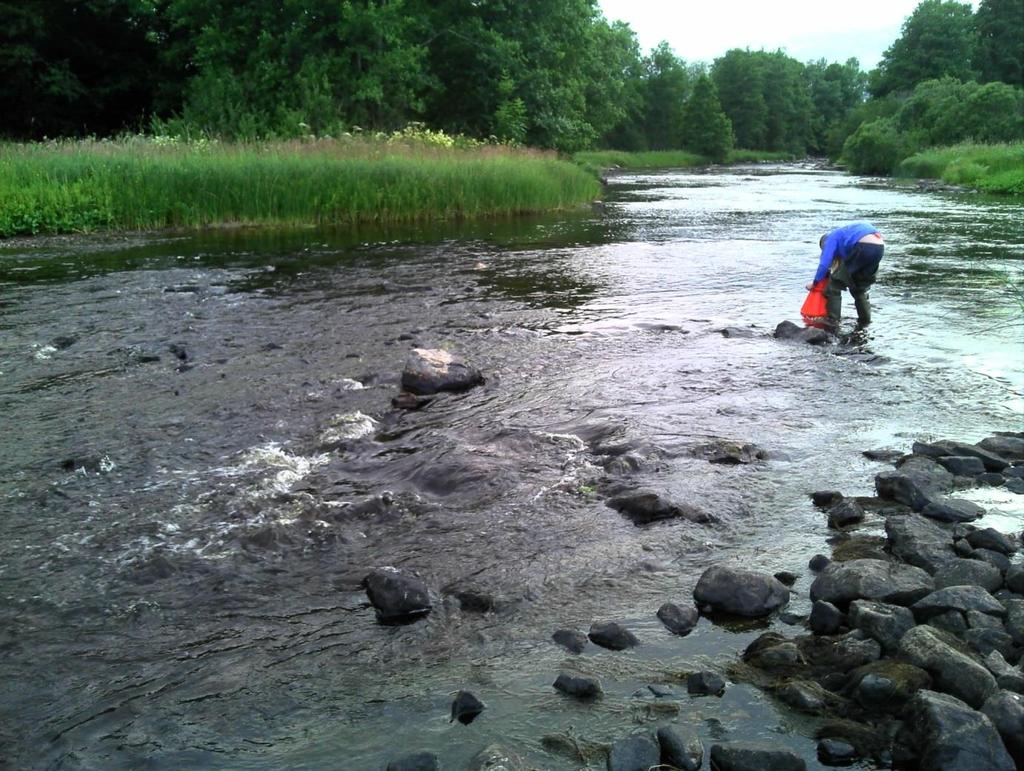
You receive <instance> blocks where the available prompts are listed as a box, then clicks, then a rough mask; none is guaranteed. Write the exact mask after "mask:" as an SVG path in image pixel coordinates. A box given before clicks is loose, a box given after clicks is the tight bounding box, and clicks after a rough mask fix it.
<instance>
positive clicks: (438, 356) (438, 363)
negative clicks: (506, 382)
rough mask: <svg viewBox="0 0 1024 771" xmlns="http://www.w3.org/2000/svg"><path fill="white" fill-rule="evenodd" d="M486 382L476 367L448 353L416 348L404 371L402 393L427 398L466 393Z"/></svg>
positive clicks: (410, 355)
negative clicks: (444, 393)
mask: <svg viewBox="0 0 1024 771" xmlns="http://www.w3.org/2000/svg"><path fill="white" fill-rule="evenodd" d="M483 382H484V376H483V374H482V373H481V372H480V370H478V369H477V368H476V367H471V366H470V365H468V364H466V363H465V362H464V361H463V360H462V359H460V358H458V357H456V356H453V355H452V354H450V353H448V351H440V350H428V349H425V348H413V349H412V351H411V352H410V353H409V358H408V359H407V360H406V362H405V369H404V370H403V372H402V390H404V391H408V392H410V393H413V394H419V395H426V394H434V393H437V392H438V391H465V390H466V389H468V388H472V387H473V386H476V385H480V384H481V383H483Z"/></svg>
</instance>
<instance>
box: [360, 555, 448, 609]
mask: <svg viewBox="0 0 1024 771" xmlns="http://www.w3.org/2000/svg"><path fill="white" fill-rule="evenodd" d="M363 587H364V588H365V589H366V596H367V597H369V599H370V604H372V605H373V607H374V608H375V609H376V611H377V617H378V618H379V619H380V620H381V621H385V622H401V621H412V620H415V619H417V618H420V617H422V616H425V615H426V614H427V613H429V612H430V609H431V607H433V603H432V602H431V599H430V592H429V591H428V589H427V585H426V584H425V583H424V582H423V581H422V579H420V578H418V577H417V576H414V575H410V574H407V573H402V572H401V571H399V570H398V569H397V568H393V567H383V568H377V569H376V570H373V571H371V572H370V573H369V574H368V575H367V576H366V577H365V578H364V579H363Z"/></svg>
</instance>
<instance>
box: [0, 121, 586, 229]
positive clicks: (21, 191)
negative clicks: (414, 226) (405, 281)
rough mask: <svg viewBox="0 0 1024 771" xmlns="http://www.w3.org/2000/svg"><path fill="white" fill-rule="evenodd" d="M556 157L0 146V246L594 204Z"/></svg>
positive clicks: (455, 151)
mask: <svg viewBox="0 0 1024 771" xmlns="http://www.w3.org/2000/svg"><path fill="white" fill-rule="evenodd" d="M599 192H600V185H599V183H598V181H597V180H596V179H595V178H594V177H593V176H592V175H588V174H587V173H586V172H585V171H583V170H582V169H580V168H579V167H577V166H576V165H574V164H572V163H569V162H566V161H561V160H559V159H558V158H557V157H556V156H555V155H554V154H551V153H542V152H538V151H531V150H522V149H514V148H508V147H502V146H480V147H471V148H456V147H443V146H431V145H423V144H417V143H415V142H413V143H398V144H394V143H389V142H382V141H373V140H358V139H350V140H316V141H309V142H300V141H296V142H277V143H263V144H218V143H191V144H189V143H179V142H163V143H161V142H159V141H154V140H147V139H142V138H134V139H128V140H121V141H116V142H107V141H103V142H95V141H75V142H56V143H44V144H31V145H13V144H9V145H0V237H3V236H12V235H18V234H35V233H67V232H89V231H96V230H149V229H156V228H164V227H175V226H182V227H201V226H205V225H215V224H226V223H238V224H261V225H266V224H307V223H308V224H330V225H344V224H354V223H359V222H383V223H398V222H412V221H417V220H429V219H455V218H470V217H479V216H494V215H498V216H500V215H513V214H518V213H525V212H534V211H543V210H550V209H558V208H563V207H568V206H573V205H576V204H579V203H582V202H585V201H589V200H592V199H593V198H595V197H596V196H597V195H599Z"/></svg>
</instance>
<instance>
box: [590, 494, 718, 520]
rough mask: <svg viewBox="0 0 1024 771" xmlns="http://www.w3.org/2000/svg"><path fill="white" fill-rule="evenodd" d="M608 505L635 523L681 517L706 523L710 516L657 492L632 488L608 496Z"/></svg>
mask: <svg viewBox="0 0 1024 771" xmlns="http://www.w3.org/2000/svg"><path fill="white" fill-rule="evenodd" d="M607 503H608V506H610V507H611V508H613V509H615V510H616V511H617V512H619V513H620V514H622V515H624V516H626V517H628V518H629V519H630V520H631V521H632V522H633V524H635V525H647V524H650V523H651V522H657V521H659V520H662V519H675V518H677V517H678V518H681V519H686V520H689V521H690V522H698V523H702V524H703V523H707V522H710V521H711V519H712V518H711V517H710V516H709V515H708V514H706V513H705V512H703V511H700V510H699V509H697V508H696V507H694V506H688V505H686V504H677V503H673V502H672V501H669V500H666V499H665V498H663V497H662V496H660V495H658V493H654V492H650V491H648V490H634V491H630V492H625V493H621V494H619V495H616V496H614V497H613V498H609V499H608V501H607Z"/></svg>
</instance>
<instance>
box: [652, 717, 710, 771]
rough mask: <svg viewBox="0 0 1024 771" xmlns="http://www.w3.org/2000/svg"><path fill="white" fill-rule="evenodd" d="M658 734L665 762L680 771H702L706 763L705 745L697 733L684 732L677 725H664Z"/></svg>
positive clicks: (662, 757)
mask: <svg viewBox="0 0 1024 771" xmlns="http://www.w3.org/2000/svg"><path fill="white" fill-rule="evenodd" d="M657 735H658V744H659V745H661V762H662V763H663V764H665V765H668V766H671V767H673V768H678V769H680V771H700V768H701V766H703V765H704V745H703V744H702V743H701V740H700V737H699V736H697V734H695V733H693V732H688V733H685V734H684V733H682V732H681V731H680V730H679V729H678V728H676V727H675V726H662V727H660V728H659V729H658V734H657Z"/></svg>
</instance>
